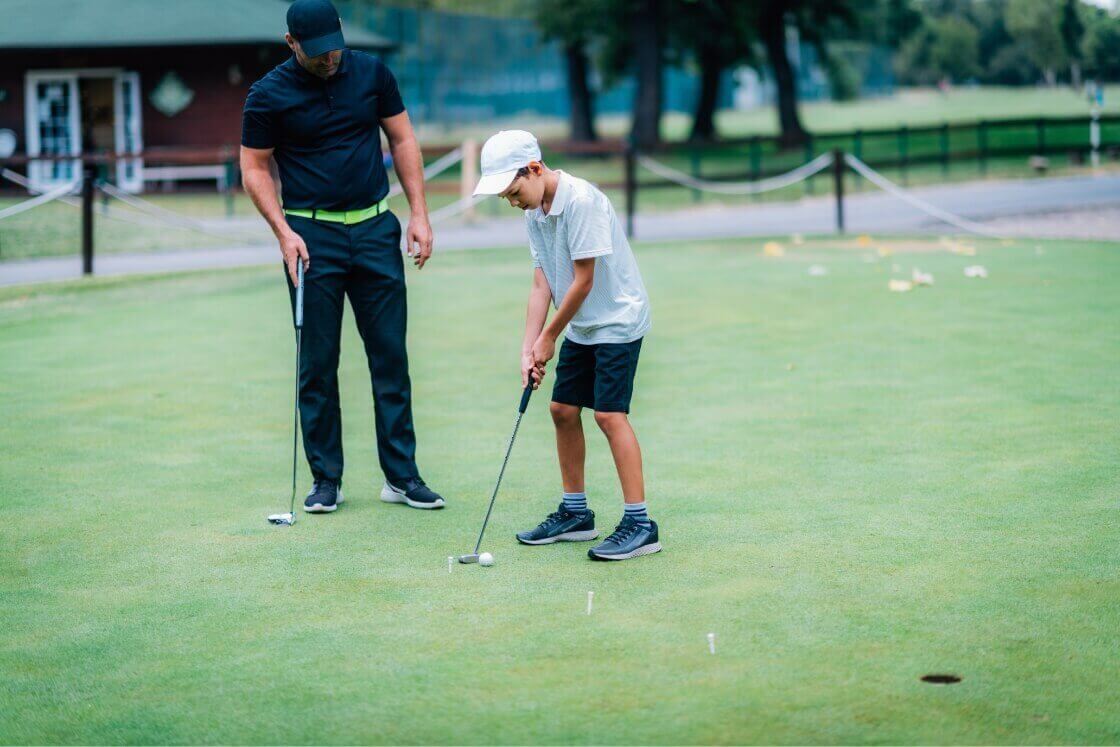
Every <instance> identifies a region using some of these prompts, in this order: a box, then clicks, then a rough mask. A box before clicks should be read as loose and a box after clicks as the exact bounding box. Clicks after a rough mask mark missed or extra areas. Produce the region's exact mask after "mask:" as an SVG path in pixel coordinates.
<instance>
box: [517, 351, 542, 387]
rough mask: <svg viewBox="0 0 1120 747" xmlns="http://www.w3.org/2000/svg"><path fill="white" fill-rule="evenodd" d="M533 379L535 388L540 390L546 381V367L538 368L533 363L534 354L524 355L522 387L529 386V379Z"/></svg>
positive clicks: (522, 360) (522, 361)
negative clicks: (542, 383)
mask: <svg viewBox="0 0 1120 747" xmlns="http://www.w3.org/2000/svg"><path fill="white" fill-rule="evenodd" d="M530 376H532V377H533V388H534V389H539V388H540V386H541V382H542V381H544V366H539V367H538V366H537V365H535V364H534V363H533V354H532V353H522V355H521V386H523V387H525V386H528V385H529V377H530Z"/></svg>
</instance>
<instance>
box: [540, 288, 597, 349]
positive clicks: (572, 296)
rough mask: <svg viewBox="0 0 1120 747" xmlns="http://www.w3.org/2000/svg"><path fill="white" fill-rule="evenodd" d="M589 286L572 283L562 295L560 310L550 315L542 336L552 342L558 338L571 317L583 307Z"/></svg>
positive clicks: (589, 289) (589, 291) (589, 290)
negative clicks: (549, 338) (550, 317)
mask: <svg viewBox="0 0 1120 747" xmlns="http://www.w3.org/2000/svg"><path fill="white" fill-rule="evenodd" d="M591 286H592V283H591V282H587V283H573V284H572V285H571V286H570V287H569V288H568V292H567V293H565V294H564V300H563V301H561V302H560V308H558V309H557V310H556V313H555V314H553V315H552V321H550V322H549V323H548V326H547V327H545V328H544V330H543V331H544V334H546V335H548V336H549V337H551V338H552V339H553V340H555V339H557V338H558V337H560V335H561V333H563V331H564V328H565V327H567V326H568V322H570V321H572V317H573V316H575V315H576V312H577V311H579V307H580V306H582V305H583V302H584V300H585V299H586V298H587V295H588V294H589V293H591Z"/></svg>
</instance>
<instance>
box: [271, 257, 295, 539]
mask: <svg viewBox="0 0 1120 747" xmlns="http://www.w3.org/2000/svg"><path fill="white" fill-rule="evenodd" d="M296 278H297V280H296V282H297V283H298V285H297V286H296V314H295V322H296V401H295V406H294V407H293V408H292V409H293V412H294V414H293V415H292V500H291V502H290V503H289V504H288V513H286V514H271V515H270V516H269V517H268V523H269V524H275V525H276V526H279V527H290V526H291V525H292V524H295V523H296V468H297V464H298V459H299V456H298V442H299V351H300V343H301V342H302V338H303V260H302V259H301V260H299V261H298V262H296Z"/></svg>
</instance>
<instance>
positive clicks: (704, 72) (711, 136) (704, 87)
mask: <svg viewBox="0 0 1120 747" xmlns="http://www.w3.org/2000/svg"><path fill="white" fill-rule="evenodd" d="M699 63H700V98H699V99H698V100H697V101H696V113H695V116H693V118H692V132H691V133H690V134H689V136H688V139H689V140H694V141H697V140H715V137H716V104H717V103H718V102H719V79H720V76H721V75H722V73H723V60H721V59H720V56H719V54H717V53H716V52H715V51H714V50H712V49H710V48H707V47H705V48H702V49H701V50H700V54H699Z"/></svg>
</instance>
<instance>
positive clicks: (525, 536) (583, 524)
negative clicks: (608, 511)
mask: <svg viewBox="0 0 1120 747" xmlns="http://www.w3.org/2000/svg"><path fill="white" fill-rule="evenodd" d="M598 536H599V530H598V529H596V528H595V512H594V511H588V512H587V513H585V514H573V513H572V512H571V511H569V510H568V509H566V508H564V504H563V503H561V504H560V507H559V508H557V509H556V510H555V511H553V512H552V513H550V514H549V515H548V518H546V519H545V520H544V521H542V522H541V523H540V524H538V525H537V528H536V529H530V530H529V531H527V532H518V533H517V541H518V542H520V543H521V544H523V545H551V544H552V543H553V542H587V541H588V540H593V539H595V538H596V537H598Z"/></svg>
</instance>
